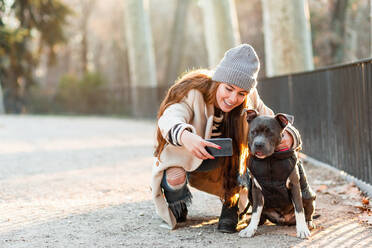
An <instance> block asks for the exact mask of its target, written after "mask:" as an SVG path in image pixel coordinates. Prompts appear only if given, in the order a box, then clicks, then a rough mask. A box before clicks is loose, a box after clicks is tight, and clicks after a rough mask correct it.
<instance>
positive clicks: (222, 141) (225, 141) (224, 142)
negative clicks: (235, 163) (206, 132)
mask: <svg viewBox="0 0 372 248" xmlns="http://www.w3.org/2000/svg"><path fill="white" fill-rule="evenodd" d="M206 141H209V142H212V143H214V144H216V145H219V146H220V147H221V149H217V148H214V147H210V146H206V147H205V149H206V150H207V152H208V153H209V154H211V155H212V156H213V157H229V156H232V154H233V150H232V139H231V138H215V139H206Z"/></svg>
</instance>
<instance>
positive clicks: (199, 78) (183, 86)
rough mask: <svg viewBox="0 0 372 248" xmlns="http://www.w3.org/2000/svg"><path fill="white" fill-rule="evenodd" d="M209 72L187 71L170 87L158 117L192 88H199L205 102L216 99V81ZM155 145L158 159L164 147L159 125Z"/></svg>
mask: <svg viewBox="0 0 372 248" xmlns="http://www.w3.org/2000/svg"><path fill="white" fill-rule="evenodd" d="M210 74H211V72H210V71H208V70H194V71H190V72H187V73H186V74H184V75H183V76H181V77H180V78H179V79H177V80H176V82H175V84H174V85H172V87H170V89H169V90H168V92H167V95H166V96H165V98H164V100H163V101H162V103H161V104H160V108H159V111H158V115H157V117H158V119H159V118H160V117H161V116H162V115H163V113H164V111H165V109H166V108H168V107H169V106H170V105H172V104H174V103H178V102H180V101H181V100H182V99H183V98H184V97H185V96H186V95H187V94H188V93H189V91H190V90H192V89H196V90H199V91H200V92H201V93H202V95H203V97H204V101H205V102H206V103H207V104H212V103H214V102H215V99H216V91H217V87H218V83H217V82H215V81H213V80H212V79H211V76H210ZM156 139H157V145H156V146H155V151H154V156H155V157H158V159H160V154H161V152H162V151H163V149H164V146H165V144H166V140H165V139H164V138H163V136H162V134H161V132H160V129H159V127H158V128H157V131H156Z"/></svg>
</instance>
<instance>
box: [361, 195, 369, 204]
mask: <svg viewBox="0 0 372 248" xmlns="http://www.w3.org/2000/svg"><path fill="white" fill-rule="evenodd" d="M362 203H363V204H364V205H369V199H368V198H366V197H363V199H362Z"/></svg>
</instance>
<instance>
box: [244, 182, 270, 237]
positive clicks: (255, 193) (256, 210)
mask: <svg viewBox="0 0 372 248" xmlns="http://www.w3.org/2000/svg"><path fill="white" fill-rule="evenodd" d="M253 182H254V183H253V185H252V198H253V203H252V216H251V221H250V223H249V225H248V226H247V227H246V228H245V229H243V230H241V231H240V233H239V236H240V237H243V238H245V237H248V238H250V237H252V236H253V235H254V234H255V233H256V231H257V227H258V223H259V222H260V218H261V213H262V209H263V206H264V198H263V194H262V191H261V190H262V189H261V186H260V185H259V184H258V182H257V180H256V179H255V178H253Z"/></svg>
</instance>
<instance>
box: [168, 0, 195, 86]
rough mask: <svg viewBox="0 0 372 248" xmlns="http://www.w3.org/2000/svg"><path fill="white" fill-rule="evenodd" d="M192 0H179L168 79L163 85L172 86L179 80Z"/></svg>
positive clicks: (171, 41) (171, 43) (170, 48)
mask: <svg viewBox="0 0 372 248" xmlns="http://www.w3.org/2000/svg"><path fill="white" fill-rule="evenodd" d="M189 5H190V0H177V7H176V11H175V15H174V21H173V27H172V33H171V39H170V44H169V50H168V63H167V73H166V78H165V79H164V80H163V84H164V85H166V84H171V83H172V82H174V80H175V79H177V77H178V75H179V73H181V72H180V65H181V62H182V55H183V50H184V48H183V45H184V41H185V30H186V25H185V24H186V23H187V13H188V9H189Z"/></svg>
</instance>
